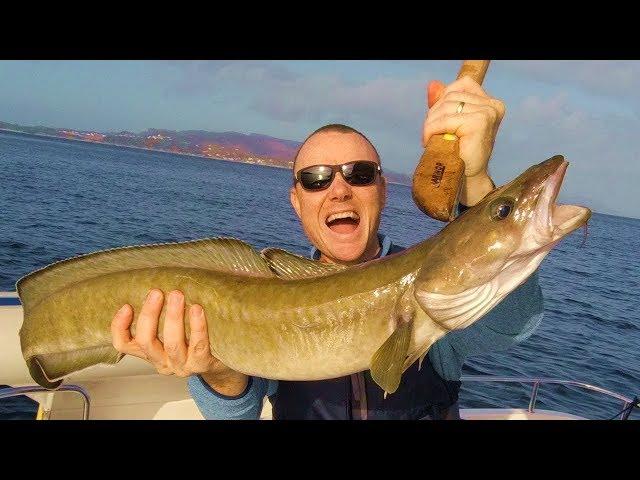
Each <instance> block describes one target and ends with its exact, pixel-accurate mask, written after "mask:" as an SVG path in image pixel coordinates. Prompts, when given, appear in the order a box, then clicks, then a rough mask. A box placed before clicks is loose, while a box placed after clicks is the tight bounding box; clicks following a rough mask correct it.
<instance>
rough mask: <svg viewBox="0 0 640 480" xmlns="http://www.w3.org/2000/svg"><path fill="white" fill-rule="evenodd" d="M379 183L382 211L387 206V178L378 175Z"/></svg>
mask: <svg viewBox="0 0 640 480" xmlns="http://www.w3.org/2000/svg"><path fill="white" fill-rule="evenodd" d="M380 181H381V182H382V195H381V197H382V205H381V209H382V208H384V207H385V205H386V204H387V178H386V177H385V176H384V175H380Z"/></svg>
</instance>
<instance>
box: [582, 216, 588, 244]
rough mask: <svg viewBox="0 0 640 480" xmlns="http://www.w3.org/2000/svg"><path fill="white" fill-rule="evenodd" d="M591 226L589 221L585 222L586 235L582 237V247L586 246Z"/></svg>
mask: <svg viewBox="0 0 640 480" xmlns="http://www.w3.org/2000/svg"><path fill="white" fill-rule="evenodd" d="M588 226H589V222H588V221H587V222H586V223H585V224H584V237H582V245H580V248H582V247H584V244H585V243H587V235H588V233H589V230H588V228H587V227H588Z"/></svg>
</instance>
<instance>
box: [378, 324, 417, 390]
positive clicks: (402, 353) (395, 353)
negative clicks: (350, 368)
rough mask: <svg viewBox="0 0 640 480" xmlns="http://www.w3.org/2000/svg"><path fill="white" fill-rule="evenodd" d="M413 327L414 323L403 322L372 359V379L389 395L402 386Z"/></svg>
mask: <svg viewBox="0 0 640 480" xmlns="http://www.w3.org/2000/svg"><path fill="white" fill-rule="evenodd" d="M412 326H413V321H409V322H405V321H401V322H400V324H399V325H398V327H397V328H396V329H395V331H394V332H393V333H392V334H391V336H390V337H389V338H387V340H386V341H385V342H384V343H383V344H382V346H381V347H380V348H378V350H377V351H376V353H374V354H373V357H372V358H371V368H370V370H371V377H372V378H373V380H374V381H375V382H376V383H377V384H378V385H380V387H381V388H382V389H383V390H384V391H385V392H387V393H393V392H395V391H396V390H397V389H398V386H399V385H400V378H401V377H402V372H403V370H404V369H403V367H404V362H405V359H406V358H407V353H408V351H409V343H410V341H411V331H412Z"/></svg>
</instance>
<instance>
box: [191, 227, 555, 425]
mask: <svg viewBox="0 0 640 480" xmlns="http://www.w3.org/2000/svg"><path fill="white" fill-rule="evenodd" d="M379 237H380V245H381V247H382V248H381V251H380V254H379V256H380V257H384V256H386V255H388V254H389V252H390V251H392V250H395V249H394V246H393V243H392V242H391V240H390V238H389V237H388V236H386V235H382V234H379ZM310 256H311V258H313V259H316V260H317V259H318V258H319V256H320V252H319V251H318V250H317V249H316V248H315V247H312V248H311V252H310ZM543 312H544V308H543V297H542V290H541V288H540V285H539V283H538V272H537V270H536V271H535V272H534V273H533V275H531V276H530V277H529V278H528V279H527V281H526V282H525V283H523V284H522V285H521V286H519V287H518V288H516V289H515V290H514V291H513V292H511V293H510V294H509V295H507V296H506V297H505V298H504V300H503V301H502V302H501V303H499V304H498V305H497V306H496V307H495V308H494V309H493V310H491V311H490V312H489V313H487V314H486V315H485V316H484V317H482V318H481V319H480V320H478V321H477V322H475V323H474V324H473V325H471V326H469V327H467V328H465V329H463V330H454V331H451V332H449V333H447V334H446V335H445V336H444V337H442V338H440V339H439V340H438V341H437V342H436V343H434V344H433V345H432V346H431V348H430V350H429V353H428V355H429V359H430V360H431V362H432V364H433V367H434V369H435V370H436V372H437V373H438V375H440V376H441V377H442V378H444V379H445V380H453V381H456V380H459V379H460V376H461V375H462V365H463V363H464V362H465V360H466V359H467V358H468V357H470V356H473V355H481V354H485V353H492V352H497V351H501V350H506V349H508V348H509V347H511V346H512V345H514V344H516V343H518V342H521V341H523V340H524V339H526V338H528V337H529V336H531V335H532V334H533V332H534V331H535V330H536V328H537V327H538V325H540V322H541V321H542V317H543ZM188 384H189V391H190V392H191V396H192V397H193V399H194V400H195V402H196V405H197V406H198V408H199V410H200V412H201V413H202V415H203V416H204V417H205V418H207V419H215V420H233V419H238V420H255V419H258V418H259V417H260V413H261V412H262V405H263V401H264V397H265V396H271V395H273V394H275V393H276V391H277V389H278V381H277V380H267V379H264V378H259V377H249V382H248V384H247V388H246V389H245V391H244V392H243V393H242V394H240V395H238V396H236V397H230V396H226V395H222V394H220V393H218V392H216V391H215V390H213V389H212V388H211V387H210V386H209V384H208V383H206V382H205V381H204V380H203V379H202V378H201V377H200V376H199V375H192V376H191V377H189V380H188Z"/></svg>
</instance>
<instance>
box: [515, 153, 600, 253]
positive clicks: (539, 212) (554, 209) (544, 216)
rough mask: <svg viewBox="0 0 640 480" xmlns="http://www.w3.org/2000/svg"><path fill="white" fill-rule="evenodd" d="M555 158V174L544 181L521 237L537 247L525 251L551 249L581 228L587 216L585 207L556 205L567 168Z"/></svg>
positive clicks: (588, 214)
mask: <svg viewBox="0 0 640 480" xmlns="http://www.w3.org/2000/svg"><path fill="white" fill-rule="evenodd" d="M558 158H559V159H560V160H561V161H560V163H559V165H558V167H557V168H556V170H555V172H553V173H552V174H551V175H549V177H548V178H547V180H546V181H545V185H544V187H543V188H544V189H543V191H542V193H541V194H540V197H539V200H538V204H537V206H536V208H535V211H534V212H533V219H532V224H531V226H530V228H528V229H527V230H528V232H526V234H525V236H524V239H525V240H530V241H533V242H535V244H537V247H538V248H525V249H526V250H529V251H531V250H537V249H546V248H547V247H548V248H552V247H553V246H554V245H555V244H556V243H557V242H558V241H560V240H561V239H562V238H564V237H566V236H567V235H568V234H570V233H571V232H573V231H574V230H576V229H578V228H579V227H581V226H582V225H584V224H585V223H586V222H587V221H588V220H589V218H590V217H591V210H589V209H588V208H586V207H582V206H578V205H561V204H558V203H556V201H557V199H558V195H559V194H560V188H561V187H562V182H563V181H564V176H565V174H566V172H567V167H568V166H569V162H567V161H566V160H564V159H562V158H561V157H558ZM527 243H529V242H527ZM526 246H528V247H533V246H534V245H526Z"/></svg>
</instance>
